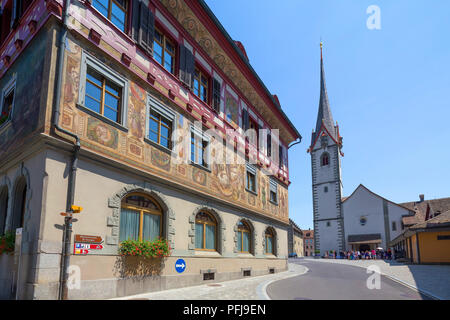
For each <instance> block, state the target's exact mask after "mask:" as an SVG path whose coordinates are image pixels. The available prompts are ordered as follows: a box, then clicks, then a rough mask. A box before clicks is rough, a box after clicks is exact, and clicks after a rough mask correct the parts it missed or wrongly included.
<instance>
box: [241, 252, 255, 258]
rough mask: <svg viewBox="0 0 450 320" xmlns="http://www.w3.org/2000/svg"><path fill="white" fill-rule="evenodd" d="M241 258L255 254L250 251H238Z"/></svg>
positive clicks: (251, 256)
mask: <svg viewBox="0 0 450 320" xmlns="http://www.w3.org/2000/svg"><path fill="white" fill-rule="evenodd" d="M238 257H239V258H253V257H254V255H253V254H251V253H249V252H238Z"/></svg>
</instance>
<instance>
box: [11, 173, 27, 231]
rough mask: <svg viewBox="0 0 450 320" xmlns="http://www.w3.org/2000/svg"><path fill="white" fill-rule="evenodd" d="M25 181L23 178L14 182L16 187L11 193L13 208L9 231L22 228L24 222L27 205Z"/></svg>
mask: <svg viewBox="0 0 450 320" xmlns="http://www.w3.org/2000/svg"><path fill="white" fill-rule="evenodd" d="M27 189H28V188H27V181H26V179H25V177H24V176H21V177H19V178H18V179H17V180H16V185H15V188H14V193H13V207H12V217H11V218H12V219H11V230H12V231H15V230H16V229H17V228H23V226H24V222H25V213H26V205H27Z"/></svg>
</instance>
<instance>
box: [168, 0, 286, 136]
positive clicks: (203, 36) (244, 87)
mask: <svg viewBox="0 0 450 320" xmlns="http://www.w3.org/2000/svg"><path fill="white" fill-rule="evenodd" d="M160 2H161V3H162V5H163V6H164V7H166V9H167V10H168V11H169V12H170V13H171V14H172V15H173V16H174V17H175V19H176V20H178V22H179V23H180V24H181V25H182V26H183V27H184V28H185V29H186V31H187V32H188V33H189V34H190V35H191V36H192V37H193V38H194V39H195V40H196V41H197V43H198V44H199V45H200V46H201V47H202V48H203V49H204V50H205V51H206V52H207V53H208V55H209V56H210V57H211V58H212V60H213V61H214V62H215V63H216V65H217V66H218V67H219V68H220V69H222V71H223V72H224V73H225V74H226V75H227V76H228V77H229V79H230V80H231V81H233V83H234V84H235V85H236V87H238V88H239V89H240V91H241V92H242V93H243V94H244V95H245V97H246V98H247V99H248V100H249V101H250V102H251V104H252V105H253V107H255V108H256V109H257V110H258V112H259V113H260V114H261V116H262V117H263V118H264V119H267V120H268V122H269V123H271V124H273V125H272V126H273V127H274V128H279V130H280V136H285V137H289V138H287V140H288V141H287V142H288V143H289V142H291V141H289V139H293V140H295V139H294V138H293V137H292V135H291V134H290V133H289V131H288V130H287V129H286V128H285V127H284V125H283V124H282V122H281V121H280V119H278V118H277V116H275V115H274V114H273V113H272V112H271V111H270V108H269V107H268V106H267V105H266V103H265V102H264V100H263V98H262V97H261V96H260V95H259V94H257V93H256V91H255V88H254V87H253V86H252V85H251V84H250V82H249V81H248V80H247V78H246V77H245V76H244V75H243V73H242V72H241V71H240V70H239V68H238V67H237V66H236V65H235V64H234V63H233V61H232V59H231V58H230V57H228V56H227V55H226V53H225V51H224V50H223V49H222V47H221V46H220V45H219V43H218V42H217V40H216V39H215V38H214V37H213V36H212V35H211V33H210V32H209V31H208V29H207V28H206V27H205V26H204V25H203V24H202V23H201V22H200V20H199V19H198V18H197V16H196V15H195V14H194V13H193V12H192V10H191V9H190V8H189V6H188V5H187V4H186V2H185V1H183V0H160Z"/></svg>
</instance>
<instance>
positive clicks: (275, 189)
mask: <svg viewBox="0 0 450 320" xmlns="http://www.w3.org/2000/svg"><path fill="white" fill-rule="evenodd" d="M272 191H273V192H275V195H276V201H272V199H271V197H270V192H272ZM269 201H270V202H271V203H274V204H276V205H278V183H277V181H276V180H275V179H274V178H270V181H269Z"/></svg>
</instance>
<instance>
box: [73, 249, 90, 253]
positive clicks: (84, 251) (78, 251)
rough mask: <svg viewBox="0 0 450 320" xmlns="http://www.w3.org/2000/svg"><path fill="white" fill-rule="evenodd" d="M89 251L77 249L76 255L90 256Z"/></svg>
mask: <svg viewBox="0 0 450 320" xmlns="http://www.w3.org/2000/svg"><path fill="white" fill-rule="evenodd" d="M88 253H89V250H86V249H75V254H88Z"/></svg>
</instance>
